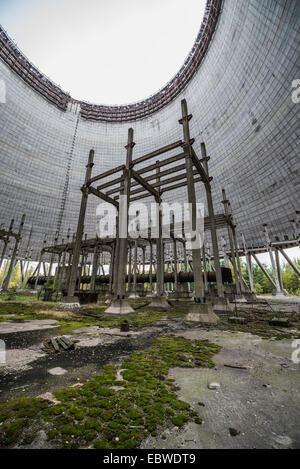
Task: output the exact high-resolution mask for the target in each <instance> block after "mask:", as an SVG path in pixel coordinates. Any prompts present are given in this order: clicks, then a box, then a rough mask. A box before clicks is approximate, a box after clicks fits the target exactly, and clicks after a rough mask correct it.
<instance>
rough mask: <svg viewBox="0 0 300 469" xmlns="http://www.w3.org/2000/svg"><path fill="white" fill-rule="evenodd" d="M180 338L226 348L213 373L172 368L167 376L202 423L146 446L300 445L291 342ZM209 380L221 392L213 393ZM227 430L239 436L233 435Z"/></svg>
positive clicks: (220, 335) (298, 387) (199, 335)
mask: <svg viewBox="0 0 300 469" xmlns="http://www.w3.org/2000/svg"><path fill="white" fill-rule="evenodd" d="M178 335H181V336H183V337H186V338H188V339H199V340H203V339H204V340H205V339H208V340H209V341H211V342H214V343H217V344H218V345H221V346H222V350H221V352H220V353H219V354H218V355H216V356H215V357H214V363H215V364H216V367H215V369H210V370H209V369H199V368H197V369H193V370H191V369H182V368H174V369H172V370H170V373H169V377H170V378H174V379H175V381H176V384H177V385H178V386H179V387H180V388H181V389H180V391H179V398H181V399H182V400H184V401H186V402H188V403H189V404H190V405H191V406H192V407H193V408H194V409H195V410H197V411H198V412H199V414H200V416H201V417H202V419H203V424H202V425H197V424H195V423H188V424H187V425H185V426H184V427H183V428H182V429H178V428H176V427H175V428H174V429H171V430H167V431H164V432H163V433H162V435H164V436H165V437H166V439H162V438H161V436H162V435H160V436H158V437H149V438H148V439H147V440H146V441H145V442H144V443H143V445H142V447H143V448H148V449H154V448H155V449H163V448H165V449H196V448H199V449H204V448H207V449H214V448H218V449H221V448H228V449H231V448H257V449H263V448H299V447H300V376H299V371H300V364H298V365H297V364H294V363H293V362H292V360H291V354H292V351H293V349H292V347H291V343H292V341H290V340H282V341H274V340H263V339H261V338H260V337H257V336H254V335H251V334H245V333H241V332H238V333H232V332H223V331H217V330H210V331H205V330H202V329H193V330H189V331H185V332H183V333H179V334H178ZM225 365H226V366H225ZM228 365H229V366H228ZM232 366H233V367H235V366H240V367H243V368H246V369H239V368H231V367H232ZM211 382H217V383H219V384H220V388H219V389H217V390H209V389H208V387H207V386H208V384H209V383H211ZM199 402H202V403H204V404H205V407H202V406H199V405H198V403H199ZM229 428H234V429H236V430H238V431H239V432H240V434H239V435H238V436H236V437H233V436H231V435H230V432H229Z"/></svg>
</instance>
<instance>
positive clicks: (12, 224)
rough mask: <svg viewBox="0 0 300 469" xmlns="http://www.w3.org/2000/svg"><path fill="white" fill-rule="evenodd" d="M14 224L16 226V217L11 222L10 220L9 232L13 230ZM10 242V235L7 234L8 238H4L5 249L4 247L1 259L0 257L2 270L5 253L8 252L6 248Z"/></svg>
mask: <svg viewBox="0 0 300 469" xmlns="http://www.w3.org/2000/svg"><path fill="white" fill-rule="evenodd" d="M13 226H14V219H12V220H11V222H10V225H9V229H8V231H9V232H12V230H13ZM8 244H9V236H7V238H6V239H5V240H4V246H3V249H2V253H1V259H0V272H1V269H2V263H3V261H4V258H5V253H6V249H7V246H8Z"/></svg>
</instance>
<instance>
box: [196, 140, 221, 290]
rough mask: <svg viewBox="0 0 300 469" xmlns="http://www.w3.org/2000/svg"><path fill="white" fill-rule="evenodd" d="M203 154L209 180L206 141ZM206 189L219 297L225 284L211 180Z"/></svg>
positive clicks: (206, 183)
mask: <svg viewBox="0 0 300 469" xmlns="http://www.w3.org/2000/svg"><path fill="white" fill-rule="evenodd" d="M201 155H202V161H203V167H204V169H205V172H206V175H207V178H208V180H209V169H208V160H209V158H208V156H207V153H206V146H205V143H204V142H202V143H201ZM205 191H206V200H207V209H208V216H209V220H210V234H211V242H212V248H213V256H214V264H215V270H216V280H217V292H218V297H219V298H224V286H223V280H222V271H221V265H220V256H219V246H218V238H217V228H216V222H215V212H214V205H213V200H212V195H211V186H210V182H205Z"/></svg>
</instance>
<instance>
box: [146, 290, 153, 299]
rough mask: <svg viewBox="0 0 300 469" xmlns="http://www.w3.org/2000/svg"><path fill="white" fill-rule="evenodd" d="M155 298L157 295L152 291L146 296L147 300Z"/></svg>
mask: <svg viewBox="0 0 300 469" xmlns="http://www.w3.org/2000/svg"><path fill="white" fill-rule="evenodd" d="M154 296H155V294H154V293H153V292H151V291H148V292H147V294H146V298H153V297H154Z"/></svg>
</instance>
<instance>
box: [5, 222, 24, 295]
mask: <svg viewBox="0 0 300 469" xmlns="http://www.w3.org/2000/svg"><path fill="white" fill-rule="evenodd" d="M24 222H25V214H24V215H23V216H22V219H21V223H20V225H19V231H18V235H17V237H16V241H15V246H14V249H13V252H12V256H11V261H10V265H9V269H8V272H7V275H6V277H5V280H4V283H3V290H8V288H9V284H10V280H11V276H12V274H13V270H14V267H15V263H16V256H17V251H18V248H19V244H20V241H21V235H22V231H23V226H24Z"/></svg>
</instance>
